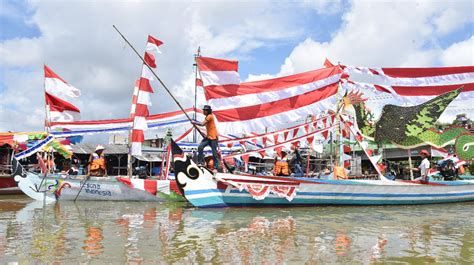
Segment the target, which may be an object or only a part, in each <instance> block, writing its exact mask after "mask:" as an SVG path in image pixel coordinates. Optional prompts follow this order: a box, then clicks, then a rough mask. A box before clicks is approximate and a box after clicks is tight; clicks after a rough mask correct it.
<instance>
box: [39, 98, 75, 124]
mask: <svg viewBox="0 0 474 265" xmlns="http://www.w3.org/2000/svg"><path fill="white" fill-rule="evenodd" d="M45 100H46V105H47V107H48V108H49V120H50V121H51V122H68V121H77V120H79V119H80V118H81V111H80V110H79V109H78V108H77V107H75V106H74V105H72V104H71V103H69V102H67V101H64V100H62V99H60V98H58V97H55V96H53V95H51V94H49V93H48V92H45Z"/></svg>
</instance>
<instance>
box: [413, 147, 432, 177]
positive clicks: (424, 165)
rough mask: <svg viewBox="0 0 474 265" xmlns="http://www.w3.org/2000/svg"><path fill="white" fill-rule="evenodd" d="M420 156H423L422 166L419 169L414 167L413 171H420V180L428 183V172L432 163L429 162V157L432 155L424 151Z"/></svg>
mask: <svg viewBox="0 0 474 265" xmlns="http://www.w3.org/2000/svg"><path fill="white" fill-rule="evenodd" d="M420 156H421V159H422V160H421V164H420V165H419V166H418V167H414V168H412V169H411V170H413V171H420V175H421V177H420V179H422V180H424V181H428V170H429V169H430V161H429V160H428V157H429V156H430V153H428V151H427V150H425V149H423V150H421V151H420Z"/></svg>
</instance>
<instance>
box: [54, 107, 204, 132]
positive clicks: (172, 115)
mask: <svg viewBox="0 0 474 265" xmlns="http://www.w3.org/2000/svg"><path fill="white" fill-rule="evenodd" d="M185 111H186V113H187V114H188V115H192V114H193V113H194V108H187V109H185ZM197 114H198V119H203V118H204V116H203V115H202V113H201V110H199V109H198V113H197ZM132 121H133V118H125V119H113V120H88V121H74V122H51V124H50V128H52V129H68V130H69V131H68V132H66V133H64V135H68V136H74V135H89V134H96V133H123V132H125V131H128V130H130V127H131V126H132ZM146 122H147V126H148V130H159V129H163V128H169V127H173V126H174V127H176V126H183V124H189V121H188V119H187V118H186V116H185V115H184V114H183V112H182V111H173V112H166V113H160V114H153V115H149V116H148V117H146ZM58 134H60V133H55V135H58Z"/></svg>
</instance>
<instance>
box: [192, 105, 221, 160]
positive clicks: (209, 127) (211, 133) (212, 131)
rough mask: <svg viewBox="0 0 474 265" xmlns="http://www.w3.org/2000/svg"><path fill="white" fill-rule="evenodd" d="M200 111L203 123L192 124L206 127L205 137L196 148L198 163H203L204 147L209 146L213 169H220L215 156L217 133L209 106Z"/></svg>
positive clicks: (217, 157)
mask: <svg viewBox="0 0 474 265" xmlns="http://www.w3.org/2000/svg"><path fill="white" fill-rule="evenodd" d="M202 110H203V113H204V115H205V116H206V118H205V119H204V121H203V122H194V124H195V125H198V126H206V133H207V135H206V137H205V138H204V139H202V141H201V143H200V144H199V147H198V163H199V164H203V163H204V147H206V146H207V145H209V146H210V147H211V150H212V158H213V160H214V167H215V168H216V169H219V168H220V163H219V155H218V154H217V144H218V143H217V141H218V137H217V136H218V133H217V128H216V123H215V122H214V119H215V117H214V115H213V114H212V109H211V106H209V105H204V108H203V109H202Z"/></svg>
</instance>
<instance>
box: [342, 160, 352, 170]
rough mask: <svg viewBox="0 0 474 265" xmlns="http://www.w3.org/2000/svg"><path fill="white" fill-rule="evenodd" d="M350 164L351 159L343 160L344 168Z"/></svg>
mask: <svg viewBox="0 0 474 265" xmlns="http://www.w3.org/2000/svg"><path fill="white" fill-rule="evenodd" d="M350 166H351V161H349V160H346V161H344V167H345V168H348V167H350Z"/></svg>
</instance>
